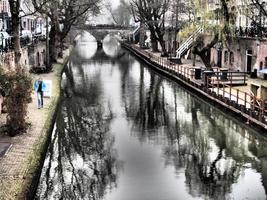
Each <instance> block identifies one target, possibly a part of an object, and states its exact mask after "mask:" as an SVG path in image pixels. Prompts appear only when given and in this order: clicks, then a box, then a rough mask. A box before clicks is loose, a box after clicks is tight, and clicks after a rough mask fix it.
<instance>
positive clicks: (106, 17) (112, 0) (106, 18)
mask: <svg viewBox="0 0 267 200" xmlns="http://www.w3.org/2000/svg"><path fill="white" fill-rule="evenodd" d="M104 2H105V5H108V4H110V5H111V6H112V9H115V8H116V7H118V5H119V4H120V0H104ZM90 21H91V23H96V24H98V23H101V24H110V23H113V20H112V17H111V15H110V12H109V11H108V10H107V9H106V8H103V10H102V14H101V15H99V16H97V17H94V18H93V19H92V20H90Z"/></svg>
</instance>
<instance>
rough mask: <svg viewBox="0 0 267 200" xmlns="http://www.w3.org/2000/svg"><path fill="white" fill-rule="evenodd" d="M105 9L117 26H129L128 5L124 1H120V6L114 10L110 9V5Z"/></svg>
mask: <svg viewBox="0 0 267 200" xmlns="http://www.w3.org/2000/svg"><path fill="white" fill-rule="evenodd" d="M107 9H108V10H109V12H110V14H111V16H112V19H113V21H114V22H115V23H116V24H117V25H122V26H129V25H130V19H131V16H130V15H129V12H130V11H131V9H130V4H128V3H127V2H126V1H125V0H120V4H119V6H118V7H117V8H116V9H112V6H111V3H109V4H108V5H107Z"/></svg>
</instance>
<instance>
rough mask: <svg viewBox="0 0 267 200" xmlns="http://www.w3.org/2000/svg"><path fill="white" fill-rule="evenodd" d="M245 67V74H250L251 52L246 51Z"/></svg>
mask: <svg viewBox="0 0 267 200" xmlns="http://www.w3.org/2000/svg"><path fill="white" fill-rule="evenodd" d="M246 66H247V73H250V72H251V68H252V50H247V62H246Z"/></svg>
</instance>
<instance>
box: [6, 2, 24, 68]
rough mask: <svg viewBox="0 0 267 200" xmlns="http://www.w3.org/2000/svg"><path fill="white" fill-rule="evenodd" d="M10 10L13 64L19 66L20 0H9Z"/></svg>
mask: <svg viewBox="0 0 267 200" xmlns="http://www.w3.org/2000/svg"><path fill="white" fill-rule="evenodd" d="M8 2H9V5H10V12H11V19H12V21H11V24H12V35H13V39H12V43H13V48H14V53H15V66H16V67H19V66H20V64H21V63H20V60H21V46H20V37H19V36H20V17H19V12H20V0H17V1H15V0H9V1H8Z"/></svg>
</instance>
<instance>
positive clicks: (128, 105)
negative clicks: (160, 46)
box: [123, 66, 267, 199]
mask: <svg viewBox="0 0 267 200" xmlns="http://www.w3.org/2000/svg"><path fill="white" fill-rule="evenodd" d="M135 71H136V72H135V75H134V76H137V74H138V73H139V80H138V79H136V81H137V82H138V84H137V85H139V87H137V88H136V90H134V94H128V93H133V90H132V89H131V87H132V86H131V85H129V86H128V88H125V89H124V90H123V92H124V93H125V94H123V97H124V105H125V111H126V113H127V116H128V117H129V118H130V119H132V120H133V121H134V127H135V129H138V131H136V132H135V133H136V134H137V135H136V137H138V138H139V140H140V141H145V140H147V139H148V140H150V141H153V142H156V143H157V144H160V145H162V146H164V147H163V154H164V155H163V156H164V158H165V164H166V165H171V166H174V167H175V170H176V173H177V174H179V173H180V172H181V171H184V173H185V178H186V180H185V183H186V185H187V188H188V192H189V193H190V194H191V196H192V197H203V198H205V199H207V198H211V199H214V198H218V199H229V198H234V199H243V198H249V199H265V191H264V188H265V187H266V184H267V179H266V178H265V175H264V172H261V173H262V178H260V176H258V172H260V171H261V168H263V167H265V165H266V164H265V162H264V161H265V159H266V156H267V154H266V144H267V143H266V138H263V137H261V136H259V135H256V133H254V132H253V131H249V130H247V129H246V128H245V127H243V126H241V125H239V124H237V123H236V122H234V121H233V120H232V119H230V118H229V117H228V118H227V117H226V116H225V115H224V114H222V113H221V112H219V111H218V110H217V109H215V108H213V107H211V106H209V105H207V104H206V103H204V102H201V101H199V100H198V99H196V98H195V97H193V96H192V95H191V94H189V93H188V92H186V91H185V90H183V89H182V88H179V87H177V86H176V85H175V84H173V83H170V82H169V81H166V80H162V78H161V77H160V76H158V75H155V74H154V73H153V72H151V71H148V70H146V69H144V68H143V67H142V66H140V67H139V70H136V69H135ZM138 71H139V72H138ZM148 83H149V84H148ZM125 97H126V98H125ZM127 97H128V98H127ZM133 97H134V98H133ZM162 129H163V130H164V132H165V134H166V135H165V136H166V137H162V134H161V133H162ZM259 151H260V152H261V156H260V157H259V156H258V155H257V153H258V152H259ZM244 174H245V176H248V178H249V179H250V180H252V179H253V177H257V176H258V179H257V180H256V181H255V182H256V185H257V186H256V185H255V182H253V183H250V182H249V181H247V182H243V183H242V184H244V185H243V186H241V185H242V184H239V185H238V187H241V188H242V187H243V188H249V190H250V191H249V192H248V191H247V192H245V193H244V191H245V190H244V189H243V193H239V192H236V190H240V189H238V188H237V184H236V183H237V182H238V181H240V182H241V181H242V177H243V176H244ZM254 180H255V179H254ZM261 182H262V183H261ZM262 184H263V186H264V188H263V187H262ZM240 197H242V198H240Z"/></svg>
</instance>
